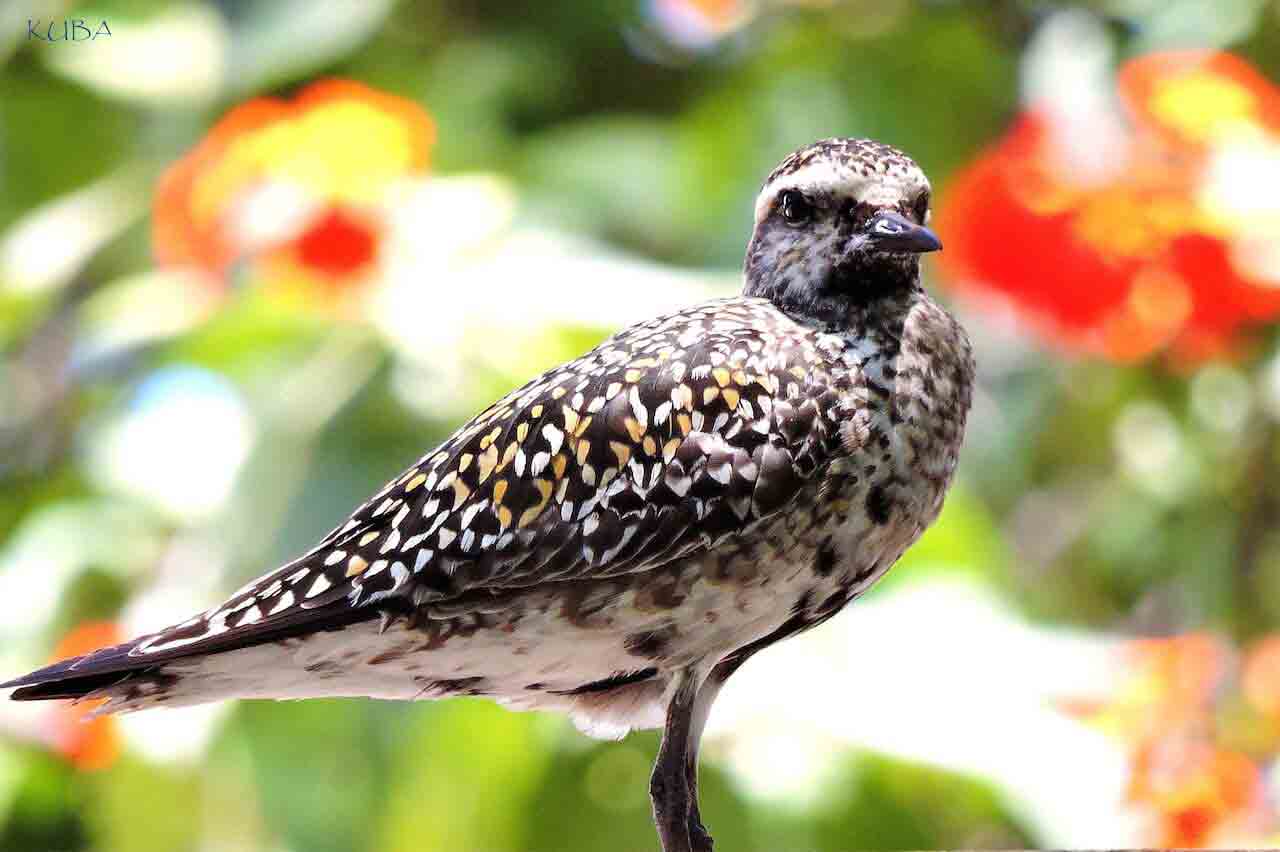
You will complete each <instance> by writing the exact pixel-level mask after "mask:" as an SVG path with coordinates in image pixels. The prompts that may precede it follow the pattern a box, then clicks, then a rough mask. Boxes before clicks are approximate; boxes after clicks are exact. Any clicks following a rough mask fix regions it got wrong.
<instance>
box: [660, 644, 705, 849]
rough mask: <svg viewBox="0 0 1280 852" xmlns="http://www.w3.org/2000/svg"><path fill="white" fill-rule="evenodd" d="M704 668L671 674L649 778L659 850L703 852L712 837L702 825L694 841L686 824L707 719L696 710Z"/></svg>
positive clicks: (690, 821)
mask: <svg viewBox="0 0 1280 852" xmlns="http://www.w3.org/2000/svg"><path fill="white" fill-rule="evenodd" d="M702 680H703V673H702V672H695V671H690V670H688V669H686V670H684V671H682V672H680V673H679V674H677V675H676V689H675V693H674V694H673V695H672V696H671V703H670V705H669V706H668V707H667V723H666V726H665V727H664V728H663V729H662V745H661V746H660V747H659V748H658V760H657V761H656V762H655V763H654V765H653V776H652V777H651V778H650V780H649V797H650V799H651V800H652V802H653V821H654V824H655V825H656V826H657V828H658V839H659V840H660V841H661V842H662V852H704V850H709V849H710V848H711V846H710V841H711V838H710V837H707V836H706V831H705V830H701V831H700V832H699V834H700V835H701V837H700V838H699V840H702V839H704V838H705V843H703V844H702V845H698V846H695V845H694V839H693V837H692V836H691V831H690V828H691V826H693V825H695V824H697V825H698V827H699V829H701V823H698V821H697V816H696V814H697V784H696V775H697V767H696V762H697V755H698V738H699V737H700V736H701V735H702V725H703V723H704V722H705V721H706V714H705V712H703V713H699V712H698V709H699V702H698V700H697V699H698V697H699V691H700V687H701V686H702Z"/></svg>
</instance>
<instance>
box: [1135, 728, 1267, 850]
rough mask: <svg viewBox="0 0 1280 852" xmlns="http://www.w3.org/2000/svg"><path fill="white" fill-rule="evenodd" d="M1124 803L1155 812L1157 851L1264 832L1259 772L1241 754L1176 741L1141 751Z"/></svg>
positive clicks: (1190, 741) (1262, 787)
mask: <svg viewBox="0 0 1280 852" xmlns="http://www.w3.org/2000/svg"><path fill="white" fill-rule="evenodd" d="M1129 798H1130V800H1131V801H1133V802H1134V803H1135V804H1138V805H1140V806H1142V807H1144V808H1148V809H1150V810H1151V811H1153V812H1154V814H1155V817H1156V821H1157V824H1158V829H1157V832H1158V833H1157V837H1156V838H1154V841H1155V843H1156V845H1158V846H1159V847H1160V848H1166V849H1167V848H1183V849H1186V848H1195V847H1205V846H1209V845H1218V844H1220V843H1221V842H1222V841H1224V840H1225V841H1229V840H1231V839H1232V838H1233V836H1234V837H1237V838H1238V837H1257V836H1259V833H1260V832H1261V831H1264V830H1265V826H1266V802H1265V788H1264V785H1263V777H1262V771H1261V769H1260V768H1259V767H1258V765H1257V764H1256V763H1254V762H1253V761H1252V760H1250V759H1249V758H1248V757H1246V756H1245V755H1243V754H1239V753H1237V752H1233V751H1228V750H1226V749H1221V748H1217V747H1215V746H1213V745H1210V744H1209V743H1206V742H1200V741H1194V740H1183V739H1178V738H1175V739H1172V740H1168V741H1164V742H1160V743H1154V744H1152V745H1149V746H1147V747H1144V748H1143V749H1141V750H1140V751H1139V753H1138V755H1137V757H1136V758H1135V760H1134V765H1133V777H1132V780H1131V782H1130V786H1129Z"/></svg>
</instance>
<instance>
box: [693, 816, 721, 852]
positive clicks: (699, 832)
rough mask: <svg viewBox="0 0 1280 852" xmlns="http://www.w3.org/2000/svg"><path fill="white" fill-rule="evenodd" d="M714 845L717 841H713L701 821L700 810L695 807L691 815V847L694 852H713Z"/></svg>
mask: <svg viewBox="0 0 1280 852" xmlns="http://www.w3.org/2000/svg"><path fill="white" fill-rule="evenodd" d="M714 845H715V841H713V840H712V839H711V833H710V832H709V831H707V827H706V826H705V825H703V824H702V820H701V819H699V817H698V808H697V806H696V805H695V806H694V808H693V812H692V813H690V814H689V847H690V848H691V849H692V850H693V852H712V847H713V846H714Z"/></svg>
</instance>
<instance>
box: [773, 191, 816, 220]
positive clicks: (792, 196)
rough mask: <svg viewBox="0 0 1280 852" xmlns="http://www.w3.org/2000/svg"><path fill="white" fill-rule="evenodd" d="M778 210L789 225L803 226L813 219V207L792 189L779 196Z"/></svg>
mask: <svg viewBox="0 0 1280 852" xmlns="http://www.w3.org/2000/svg"><path fill="white" fill-rule="evenodd" d="M778 209H779V210H781V211H782V218H783V219H786V220H787V224H789V225H803V224H804V223H805V222H808V221H809V220H810V219H812V218H813V205H812V204H810V203H809V200H808V199H807V198H805V197H804V195H803V194H802V193H800V192H797V191H796V190H794V189H788V190H787V191H785V192H783V193H782V195H781V196H779V198H778Z"/></svg>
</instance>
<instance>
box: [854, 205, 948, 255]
mask: <svg viewBox="0 0 1280 852" xmlns="http://www.w3.org/2000/svg"><path fill="white" fill-rule="evenodd" d="M866 233H867V236H869V237H870V238H871V244H872V246H874V247H875V248H876V249H877V250H879V251H903V252H911V253H912V254H922V253H924V252H927V251H937V250H938V249H940V248H942V240H940V239H938V235H937V234H935V233H934V232H933V231H930V230H929V229H928V228H926V227H925V226H924V225H917V224H916V223H915V222H912V221H911V220H910V219H908V218H907V217H906V216H903V215H902V214H901V213H895V212H894V211H892V210H882V211H880V212H879V213H877V214H876V215H874V216H872V217H871V219H870V221H868V222H867V226H866Z"/></svg>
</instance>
